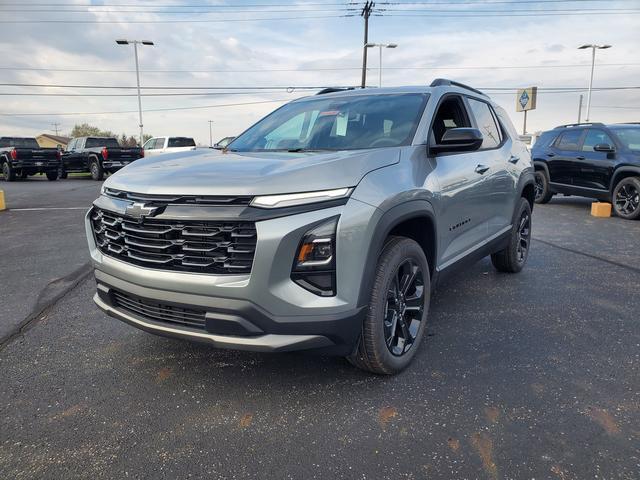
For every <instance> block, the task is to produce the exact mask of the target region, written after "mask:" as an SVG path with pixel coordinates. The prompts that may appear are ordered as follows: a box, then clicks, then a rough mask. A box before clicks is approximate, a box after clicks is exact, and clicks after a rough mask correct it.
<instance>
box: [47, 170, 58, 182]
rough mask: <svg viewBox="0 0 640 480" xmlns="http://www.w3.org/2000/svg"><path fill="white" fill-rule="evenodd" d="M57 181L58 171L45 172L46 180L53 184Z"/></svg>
mask: <svg viewBox="0 0 640 480" xmlns="http://www.w3.org/2000/svg"><path fill="white" fill-rule="evenodd" d="M57 179H58V171H57V170H56V171H55V172H47V180H49V181H51V182H53V181H55V180H57Z"/></svg>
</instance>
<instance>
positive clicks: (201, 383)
mask: <svg viewBox="0 0 640 480" xmlns="http://www.w3.org/2000/svg"><path fill="white" fill-rule="evenodd" d="M0 189H4V191H5V195H6V197H7V203H8V205H9V207H10V208H11V209H12V210H9V211H6V212H0V238H1V239H2V245H3V253H2V255H0V271H1V272H2V274H1V275H0V286H1V287H0V288H1V291H2V299H3V304H4V305H3V308H2V312H1V314H0V315H1V317H0V329H1V330H0V336H1V337H2V339H3V340H2V342H1V347H0V385H2V388H1V389H0V478H16V479H19V478H88V477H92V478H127V477H131V478H154V479H155V478H188V477H193V478H203V477H206V478H392V477H393V478H447V479H448V478H489V479H498V478H517V479H520V478H557V479H561V480H568V479H584V478H605V479H611V478H623V479H634V478H638V472H640V368H639V365H640V333H639V332H640V329H639V327H640V316H639V315H638V312H639V311H640V297H639V296H638V287H639V286H640V255H639V254H638V251H639V248H640V222H630V221H624V220H620V219H618V218H608V219H596V218H594V217H591V216H590V215H589V207H590V201H589V200H587V199H581V198H574V197H567V198H562V197H560V198H557V199H554V200H553V201H552V202H551V203H550V204H548V205H543V206H536V208H535V210H534V226H533V229H534V242H533V246H532V251H531V256H530V258H529V263H528V265H527V267H526V268H525V270H524V271H523V272H522V273H521V274H519V275H505V274H498V273H497V272H496V271H495V270H493V268H492V267H491V264H490V262H489V261H488V260H486V259H485V260H483V261H482V262H480V263H478V264H476V265H475V266H474V267H473V268H471V269H470V270H468V271H466V272H463V273H461V274H460V275H458V276H457V277H455V278H453V279H451V280H450V281H448V282H447V283H445V284H443V285H441V286H440V287H439V289H438V291H437V292H436V295H435V296H434V298H433V303H432V309H431V313H430V317H429V322H430V323H429V329H428V336H427V338H426V341H425V344H424V345H422V348H421V350H420V351H419V353H418V355H417V357H416V361H415V362H414V363H413V364H412V365H411V366H410V367H409V368H408V369H407V370H406V371H405V372H403V373H402V374H400V375H397V376H395V377H390V378H386V377H385V378H383V377H377V376H372V375H369V374H366V373H363V372H360V371H358V370H355V369H353V368H352V367H350V366H349V365H348V364H347V363H346V361H344V360H343V359H341V358H326V357H316V356H308V355H303V354H276V355H272V354H255V353H246V352H234V351H225V350H215V349H213V348H211V347H208V346H204V345H196V344H190V343H187V342H183V341H178V340H171V339H166V338H161V337H156V336H153V335H149V334H147V333H144V332H142V331H138V330H136V329H134V328H131V327H129V326H127V325H125V324H122V323H120V322H118V321H117V320H114V319H111V318H109V317H106V316H105V315H103V314H102V313H100V312H99V311H98V310H97V309H96V308H95V307H94V306H93V303H92V301H91V296H92V294H93V288H94V285H93V280H92V278H91V275H90V272H89V270H88V268H87V266H86V265H87V261H88V252H87V251H86V246H85V239H84V227H83V224H82V219H83V216H84V213H85V210H86V208H88V206H89V205H90V202H91V201H92V200H93V199H94V198H95V196H96V195H97V193H98V190H99V184H98V183H96V182H93V181H91V180H87V179H68V180H65V181H57V182H47V181H46V180H45V181H42V180H29V181H26V182H16V183H12V184H7V183H2V184H0ZM42 208H45V209H43V210H34V209H42ZM53 208H55V210H54V209H53ZM58 208H59V209H58Z"/></svg>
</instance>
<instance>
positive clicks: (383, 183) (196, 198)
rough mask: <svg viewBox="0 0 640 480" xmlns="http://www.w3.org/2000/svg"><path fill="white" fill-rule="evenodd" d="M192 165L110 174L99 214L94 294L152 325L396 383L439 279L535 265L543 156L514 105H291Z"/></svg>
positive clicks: (467, 96) (157, 162)
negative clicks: (527, 138)
mask: <svg viewBox="0 0 640 480" xmlns="http://www.w3.org/2000/svg"><path fill="white" fill-rule="evenodd" d="M181 155H184V154H175V155H167V156H164V157H159V158H155V159H145V160H143V161H139V162H136V163H135V164H133V165H131V166H129V167H127V169H126V175H125V174H124V173H125V172H122V173H123V174H120V173H117V174H115V175H113V176H112V177H110V178H108V179H107V180H106V182H105V184H104V185H103V191H102V193H101V196H100V197H99V198H98V199H97V200H96V201H95V202H94V205H93V208H92V209H91V210H90V212H88V214H87V217H86V222H87V232H88V242H89V249H90V253H91V257H92V259H93V264H94V266H95V277H96V280H97V293H96V295H95V297H94V301H95V302H96V304H97V305H98V306H99V307H100V308H101V309H102V310H104V311H105V312H106V313H107V314H109V315H111V316H113V317H115V318H118V319H120V320H122V321H125V322H127V323H129V324H131V325H133V326H135V327H138V328H141V329H143V330H146V331H149V332H153V333H156V334H160V335H168V336H174V337H178V338H185V339H190V340H195V341H203V342H209V343H211V344H213V345H215V346H217V347H228V348H237V349H244V350H257V351H278V352H280V351H290V350H316V351H320V352H323V353H331V354H339V355H346V356H347V357H348V358H349V360H350V361H351V362H352V363H353V364H354V365H356V366H358V367H360V368H363V369H365V370H369V371H371V372H375V373H381V374H391V373H395V372H398V371H400V370H401V369H403V368H404V367H406V366H407V365H408V364H409V362H410V361H411V359H412V358H413V357H414V355H415V353H416V351H417V349H418V347H419V345H420V343H421V342H422V340H423V338H424V334H425V330H426V324H427V312H428V310H429V302H430V299H431V291H432V288H433V287H434V285H436V283H437V282H438V281H439V280H441V279H442V278H444V277H445V276H447V275H449V274H450V273H452V272H453V271H455V270H456V269H458V268H463V267H464V266H468V265H469V264H470V263H471V262H474V261H476V260H478V259H480V258H482V257H484V256H486V255H491V259H492V262H493V265H494V266H495V267H496V268H497V269H498V270H499V271H503V272H519V271H520V270H521V269H522V268H523V267H524V265H525V263H526V261H527V256H528V253H529V246H530V240H531V210H532V207H533V199H534V177H533V166H532V164H531V158H530V156H529V154H528V152H527V149H526V148H525V146H524V145H523V144H522V143H521V142H520V141H519V140H518V135H517V133H516V131H515V129H514V127H513V125H512V124H511V122H510V120H509V118H508V116H507V114H506V113H505V111H504V110H503V109H502V108H500V107H499V106H498V105H496V104H495V103H493V102H492V101H491V100H490V99H489V97H487V96H486V95H484V94H483V93H482V92H480V91H478V90H475V89H473V88H470V87H467V86H464V85H462V84H458V83H455V82H451V81H449V80H442V79H441V80H436V81H434V82H433V83H432V84H431V86H430V87H399V88H379V89H362V90H351V91H335V92H334V93H326V94H322V95H316V96H312V97H307V98H303V99H299V100H295V101H293V102H291V103H289V104H287V105H285V106H283V107H281V108H280V109H278V110H276V111H275V112H274V113H272V114H270V115H268V116H267V117H265V118H264V119H262V120H260V121H259V122H258V123H256V124H255V125H253V126H252V127H251V128H249V129H248V130H247V131H245V132H244V133H243V134H241V135H240V136H239V137H238V138H236V139H235V140H234V141H233V142H232V143H231V144H230V145H229V147H228V148H227V149H226V150H224V151H221V152H217V151H215V152H214V151H210V150H207V151H204V153H202V154H200V155H192V156H190V157H189V162H181V161H179V160H180V159H181Z"/></svg>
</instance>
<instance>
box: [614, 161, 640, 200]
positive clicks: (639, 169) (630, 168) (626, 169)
mask: <svg viewBox="0 0 640 480" xmlns="http://www.w3.org/2000/svg"><path fill="white" fill-rule="evenodd" d="M626 172H632V173H635V174H636V175H637V176H639V177H640V167H634V166H624V167H618V168H616V170H615V171H614V172H613V177H611V184H610V185H609V192H611V194H613V189H614V188H616V185H617V184H618V182H619V181H620V180H618V179H619V178H620V175H621V174H623V173H626Z"/></svg>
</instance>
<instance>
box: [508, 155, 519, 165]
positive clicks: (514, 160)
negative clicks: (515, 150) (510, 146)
mask: <svg viewBox="0 0 640 480" xmlns="http://www.w3.org/2000/svg"><path fill="white" fill-rule="evenodd" d="M519 160H520V157H516V156H515V155H511V158H510V159H509V163H513V164H514V165H515V164H516V163H518V161H519Z"/></svg>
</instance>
